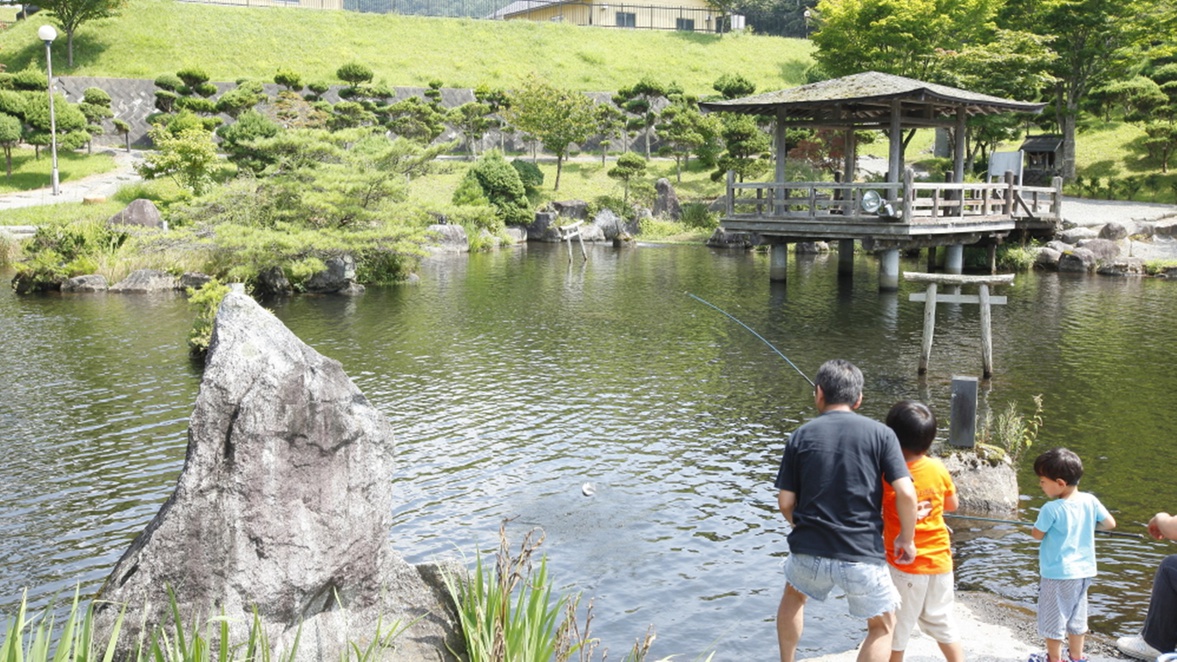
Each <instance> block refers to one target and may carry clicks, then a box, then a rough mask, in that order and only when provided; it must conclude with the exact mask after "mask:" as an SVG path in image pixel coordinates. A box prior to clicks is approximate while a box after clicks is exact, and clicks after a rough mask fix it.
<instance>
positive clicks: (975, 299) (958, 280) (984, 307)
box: [903, 271, 1014, 379]
mask: <svg viewBox="0 0 1177 662" xmlns="http://www.w3.org/2000/svg"><path fill="white" fill-rule="evenodd" d="M903 279H904V280H906V281H909V282H913V283H927V284H928V289H927V291H926V292H923V293H920V292H916V293H913V294H912V295H911V297H910V300H911V301H923V302H924V339H923V340H924V341H923V347H922V348H921V349H920V367H919V374H921V375H923V374H927V372H928V359H929V358H930V357H931V355H932V336H934V335H935V331H936V302H938V301H943V302H945V303H978V304H981V375H982V377H983V378H984V379H989V378H990V377H992V376H993V331H992V324H991V316H990V313H989V306H990V305H1002V304H1004V303H1005V297H1001V296H996V297H991V296H989V286H991V285H1009V284H1011V283H1013V282H1014V275H1013V274H1000V275H992V276H963V275H960V274H929V273H920V272H913V271H905V272H903ZM938 285H980V292H978V293H977V294H937V293H936V289H937V286H938Z"/></svg>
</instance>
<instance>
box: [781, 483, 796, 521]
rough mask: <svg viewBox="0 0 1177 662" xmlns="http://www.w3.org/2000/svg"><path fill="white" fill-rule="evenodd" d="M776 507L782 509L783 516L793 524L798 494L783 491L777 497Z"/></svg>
mask: <svg viewBox="0 0 1177 662" xmlns="http://www.w3.org/2000/svg"><path fill="white" fill-rule="evenodd" d="M776 505H777V508H779V509H780V511H781V514H782V515H784V516H785V519H786V520H788V522H789V524H790V525H792V524H793V508H795V507H796V506H797V494H796V492H790V491H789V490H781V491H779V492H777V495H776Z"/></svg>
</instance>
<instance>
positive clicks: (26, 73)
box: [12, 64, 49, 92]
mask: <svg viewBox="0 0 1177 662" xmlns="http://www.w3.org/2000/svg"><path fill="white" fill-rule="evenodd" d="M12 87H13V88H14V89H17V90H28V91H30V92H44V91H45V90H47V89H49V79H48V77H46V75H45V72H44V71H41V70H40V69H38V68H37V67H35V66H33V65H32V64H30V65H29V66H27V67H25V68H24V69H22V70H21V71H18V72H16V73H15V74H13V75H12Z"/></svg>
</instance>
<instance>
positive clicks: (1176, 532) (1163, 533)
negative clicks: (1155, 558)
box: [1148, 513, 1177, 540]
mask: <svg viewBox="0 0 1177 662" xmlns="http://www.w3.org/2000/svg"><path fill="white" fill-rule="evenodd" d="M1148 534H1149V535H1151V536H1152V537H1153V538H1156V539H1157V540H1165V539H1168V540H1177V517H1173V516H1172V515H1170V514H1169V513H1157V514H1156V515H1153V516H1152V519H1150V520H1149V521H1148Z"/></svg>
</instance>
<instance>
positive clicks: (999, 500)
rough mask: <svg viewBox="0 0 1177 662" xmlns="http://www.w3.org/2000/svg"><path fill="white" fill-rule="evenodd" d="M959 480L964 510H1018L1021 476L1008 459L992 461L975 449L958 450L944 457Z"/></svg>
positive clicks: (993, 511) (960, 499)
mask: <svg viewBox="0 0 1177 662" xmlns="http://www.w3.org/2000/svg"><path fill="white" fill-rule="evenodd" d="M941 459H942V460H943V461H944V467H945V468H947V469H948V473H949V474H950V475H951V476H952V482H953V483H956V495H957V499H958V500H959V502H960V510H965V511H971V512H981V513H999V514H1012V513H1015V512H1017V510H1018V476H1017V473H1016V472H1015V471H1014V469H1013V467H1012V466H1010V464H1009V463H1008V462H1001V461H996V462H994V461H990V460H987V459H983V458H981V457H978V456H977V454H976V453H975V452H972V451H955V452H951V453H948V454H947V455H945V456H944V457H943V458H941Z"/></svg>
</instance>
